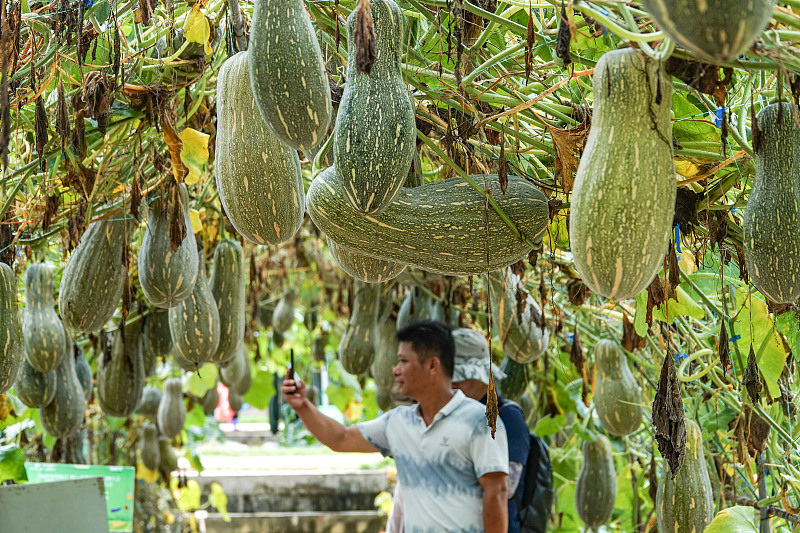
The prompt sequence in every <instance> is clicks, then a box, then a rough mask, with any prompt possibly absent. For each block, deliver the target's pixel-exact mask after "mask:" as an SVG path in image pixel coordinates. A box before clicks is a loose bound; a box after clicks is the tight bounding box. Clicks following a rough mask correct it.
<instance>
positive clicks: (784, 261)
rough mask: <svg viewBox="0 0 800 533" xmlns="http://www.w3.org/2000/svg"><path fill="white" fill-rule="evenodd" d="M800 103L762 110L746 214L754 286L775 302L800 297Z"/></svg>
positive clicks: (747, 251)
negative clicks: (799, 117) (799, 118)
mask: <svg viewBox="0 0 800 533" xmlns="http://www.w3.org/2000/svg"><path fill="white" fill-rule="evenodd" d="M796 109H797V108H796V107H795V106H794V105H793V104H790V103H788V102H782V103H777V104H772V105H770V106H767V107H765V108H764V109H762V110H761V112H760V113H759V114H758V117H757V120H758V132H759V142H758V150H757V151H756V175H755V181H754V182H753V188H752V190H751V191H750V196H749V198H748V200H747V207H746V208H745V211H744V217H743V218H742V230H743V231H744V239H743V240H742V244H743V247H744V257H745V261H746V263H747V271H748V273H749V274H750V279H752V280H753V285H755V286H756V288H757V289H758V290H759V291H761V293H762V294H763V295H764V296H766V297H767V298H769V299H770V300H772V301H773V302H776V303H793V302H795V301H796V300H797V299H798V298H800V126H797V125H796V124H795V112H796Z"/></svg>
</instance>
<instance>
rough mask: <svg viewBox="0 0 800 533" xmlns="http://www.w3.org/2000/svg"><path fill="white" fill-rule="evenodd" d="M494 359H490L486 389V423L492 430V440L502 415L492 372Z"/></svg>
mask: <svg viewBox="0 0 800 533" xmlns="http://www.w3.org/2000/svg"><path fill="white" fill-rule="evenodd" d="M491 364H492V359H491V357H490V358H489V365H490V368H489V370H490V372H489V387H488V388H487V389H486V423H487V425H488V426H489V427H490V428H491V429H492V438H494V434H495V432H496V431H497V416H498V415H499V414H500V411H499V409H498V404H497V390H496V389H495V387H494V378H493V377H492V372H491Z"/></svg>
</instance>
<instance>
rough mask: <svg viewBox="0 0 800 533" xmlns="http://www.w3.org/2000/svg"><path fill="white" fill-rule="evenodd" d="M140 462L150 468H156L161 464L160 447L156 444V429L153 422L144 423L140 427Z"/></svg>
mask: <svg viewBox="0 0 800 533" xmlns="http://www.w3.org/2000/svg"><path fill="white" fill-rule="evenodd" d="M141 451H142V463H144V466H146V467H147V468H149V469H150V470H158V467H159V465H160V464H161V449H160V447H159V444H158V430H157V429H156V427H155V426H154V425H153V424H145V425H144V426H143V428H142V441H141Z"/></svg>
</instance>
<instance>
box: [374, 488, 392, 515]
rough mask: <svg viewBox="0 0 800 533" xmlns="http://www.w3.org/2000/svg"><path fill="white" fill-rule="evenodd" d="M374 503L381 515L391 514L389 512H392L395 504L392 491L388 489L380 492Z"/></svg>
mask: <svg viewBox="0 0 800 533" xmlns="http://www.w3.org/2000/svg"><path fill="white" fill-rule="evenodd" d="M373 505H375V507H377V508H378V514H379V515H380V516H389V513H391V512H392V506H393V505H394V498H393V497H392V493H391V492H388V491H383V492H380V493H378V495H377V496H375V500H374V502H373Z"/></svg>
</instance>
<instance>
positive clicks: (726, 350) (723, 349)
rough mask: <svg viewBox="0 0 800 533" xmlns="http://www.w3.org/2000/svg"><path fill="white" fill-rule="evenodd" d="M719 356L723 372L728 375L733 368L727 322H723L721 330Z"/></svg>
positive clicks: (718, 347)
mask: <svg viewBox="0 0 800 533" xmlns="http://www.w3.org/2000/svg"><path fill="white" fill-rule="evenodd" d="M717 355H719V362H720V365H722V372H723V373H726V374H727V372H728V370H730V368H731V345H730V341H729V340H728V328H727V327H726V326H725V320H722V326H721V327H720V328H719V337H717Z"/></svg>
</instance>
